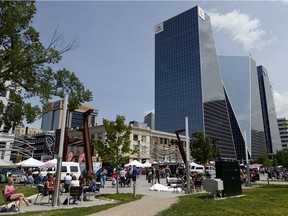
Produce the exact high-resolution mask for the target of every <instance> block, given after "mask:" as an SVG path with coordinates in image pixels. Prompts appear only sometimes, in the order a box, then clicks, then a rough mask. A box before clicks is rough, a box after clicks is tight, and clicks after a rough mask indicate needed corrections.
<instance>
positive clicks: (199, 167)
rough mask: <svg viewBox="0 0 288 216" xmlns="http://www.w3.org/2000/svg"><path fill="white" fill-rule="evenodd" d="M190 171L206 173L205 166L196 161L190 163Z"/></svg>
mask: <svg viewBox="0 0 288 216" xmlns="http://www.w3.org/2000/svg"><path fill="white" fill-rule="evenodd" d="M190 171H191V172H198V173H203V174H204V173H205V170H204V166H202V165H200V164H196V163H190Z"/></svg>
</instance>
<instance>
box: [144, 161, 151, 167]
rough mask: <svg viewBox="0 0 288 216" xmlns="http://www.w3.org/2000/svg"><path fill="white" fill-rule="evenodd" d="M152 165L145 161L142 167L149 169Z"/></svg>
mask: <svg viewBox="0 0 288 216" xmlns="http://www.w3.org/2000/svg"><path fill="white" fill-rule="evenodd" d="M151 166H152V164H151V163H149V162H148V161H146V162H145V163H144V164H142V167H151Z"/></svg>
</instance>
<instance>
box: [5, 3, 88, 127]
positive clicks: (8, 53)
mask: <svg viewBox="0 0 288 216" xmlns="http://www.w3.org/2000/svg"><path fill="white" fill-rule="evenodd" d="M35 13H36V7H35V1H0V72H1V73H0V90H3V89H7V88H9V89H10V90H11V92H12V94H18V95H19V96H14V95H11V105H10V107H9V106H8V107H6V109H5V110H3V109H0V116H1V114H2V118H0V124H1V123H3V122H5V123H6V124H7V125H6V126H7V127H9V128H8V129H10V128H11V127H13V126H15V125H18V124H21V123H22V120H23V119H26V121H27V123H32V122H34V121H35V120H37V118H39V117H40V116H39V114H40V108H39V107H38V106H32V105H31V104H29V103H27V102H25V101H27V100H28V99H31V98H33V97H37V98H39V101H40V102H41V103H42V104H43V105H45V104H47V103H48V102H49V100H51V99H52V97H53V96H58V97H61V98H63V97H64V96H65V94H69V105H68V109H69V110H70V111H71V110H74V109H75V108H77V107H78V106H79V104H81V103H84V102H86V101H90V100H91V98H92V92H91V91H89V90H86V89H85V88H84V86H83V84H82V83H81V82H80V81H79V79H78V78H77V77H76V75H75V74H74V73H73V72H69V71H68V70H66V69H65V68H63V69H61V70H58V71H53V69H52V67H51V66H52V65H53V64H57V63H59V62H60V61H61V59H62V55H63V54H64V53H66V52H68V51H70V50H72V49H74V48H75V47H76V45H77V44H76V40H74V41H71V42H70V43H68V44H67V45H63V35H62V34H59V33H58V32H57V30H55V33H54V35H53V37H52V39H51V42H50V44H49V45H48V46H47V47H44V46H43V45H42V43H41V42H40V38H39V33H38V32H37V31H36V30H35V29H34V28H33V27H32V26H31V24H32V18H33V17H34V15H35ZM20 104H21V106H22V107H23V108H24V109H22V110H19V108H20ZM1 107H2V108H3V103H2V102H0V108H1ZM15 111H17V114H16V113H15ZM9 122H10V123H9Z"/></svg>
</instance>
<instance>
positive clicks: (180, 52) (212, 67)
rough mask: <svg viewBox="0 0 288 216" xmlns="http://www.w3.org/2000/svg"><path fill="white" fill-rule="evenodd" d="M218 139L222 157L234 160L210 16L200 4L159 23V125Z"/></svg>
mask: <svg viewBox="0 0 288 216" xmlns="http://www.w3.org/2000/svg"><path fill="white" fill-rule="evenodd" d="M186 116H188V119H189V134H190V135H192V134H193V133H195V132H197V131H203V132H204V133H205V134H206V135H208V136H209V137H210V138H212V140H213V139H214V140H218V141H217V145H219V147H220V155H221V157H222V158H227V159H228V158H229V159H236V151H235V146H234V141H233V136H232V132H231V126H230V121H229V116H228V108H227V103H226V98H225V94H224V89H223V85H222V80H221V75H220V71H219V65H218V60H217V55H216V49H215V45H214V39H213V34H212V29H211V23H210V18H209V16H208V15H207V14H206V13H205V12H204V11H203V10H202V9H201V8H199V7H198V6H196V7H194V8H192V9H190V10H188V11H186V12H184V13H181V14H179V15H177V16H175V17H173V18H171V19H169V20H167V21H165V22H162V23H159V24H158V25H156V26H155V129H156V130H159V131H165V132H170V133H174V132H175V131H176V130H179V129H183V128H185V117H186Z"/></svg>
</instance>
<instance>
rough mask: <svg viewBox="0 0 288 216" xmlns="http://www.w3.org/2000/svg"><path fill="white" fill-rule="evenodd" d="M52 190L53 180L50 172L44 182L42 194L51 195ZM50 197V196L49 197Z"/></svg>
mask: <svg viewBox="0 0 288 216" xmlns="http://www.w3.org/2000/svg"><path fill="white" fill-rule="evenodd" d="M53 192H54V182H53V177H52V175H51V174H49V175H48V179H47V181H46V182H45V184H44V195H45V196H48V195H53ZM51 199H52V198H51Z"/></svg>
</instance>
